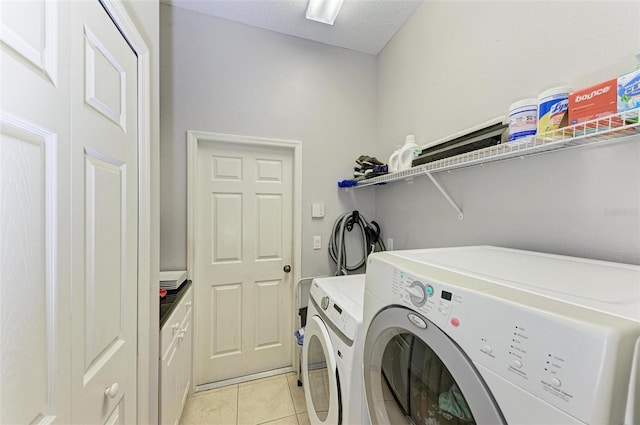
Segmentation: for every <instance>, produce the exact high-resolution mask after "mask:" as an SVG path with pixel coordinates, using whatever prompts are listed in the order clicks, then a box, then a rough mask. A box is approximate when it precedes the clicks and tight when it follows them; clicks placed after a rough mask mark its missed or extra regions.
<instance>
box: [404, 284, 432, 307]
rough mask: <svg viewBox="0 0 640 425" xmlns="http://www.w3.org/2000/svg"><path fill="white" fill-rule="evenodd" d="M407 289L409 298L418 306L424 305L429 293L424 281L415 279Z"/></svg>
mask: <svg viewBox="0 0 640 425" xmlns="http://www.w3.org/2000/svg"><path fill="white" fill-rule="evenodd" d="M406 291H407V293H408V294H409V299H410V300H411V302H412V303H413V304H414V305H415V306H416V307H422V306H423V305H424V304H425V303H426V302H427V293H426V292H425V287H424V285H423V284H422V282H419V281H417V280H414V281H413V282H411V285H409V286H408V287H407V288H406Z"/></svg>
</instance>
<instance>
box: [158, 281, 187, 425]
mask: <svg viewBox="0 0 640 425" xmlns="http://www.w3.org/2000/svg"><path fill="white" fill-rule="evenodd" d="M176 302H177V303H178V305H177V306H176V307H175V309H174V310H173V312H172V313H171V315H170V316H169V318H168V319H167V320H166V322H165V323H164V326H163V327H162V329H161V330H160V356H161V357H160V423H161V424H162V425H176V424H178V423H179V422H180V416H181V415H182V409H183V407H184V403H185V401H186V400H187V395H188V394H189V388H191V353H192V348H191V347H192V344H191V342H192V339H193V338H192V334H193V327H192V317H193V314H192V306H193V300H192V290H191V288H188V289H186V292H185V294H184V295H183V296H182V298H181V299H180V300H179V301H176Z"/></svg>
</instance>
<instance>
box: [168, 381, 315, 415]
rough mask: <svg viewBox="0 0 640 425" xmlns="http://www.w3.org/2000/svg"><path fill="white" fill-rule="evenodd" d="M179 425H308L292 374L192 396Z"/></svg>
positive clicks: (299, 389) (304, 408)
mask: <svg viewBox="0 0 640 425" xmlns="http://www.w3.org/2000/svg"><path fill="white" fill-rule="evenodd" d="M180 424H181V425H205V424H206V425H258V424H265V425H267V424H268V425H309V417H308V416H307V405H306V404H305V399H304V390H303V389H302V387H298V375H297V374H296V373H294V372H291V373H286V374H282V375H276V376H271V377H269V378H263V379H257V380H255V381H249V382H244V383H242V384H235V385H229V386H226V387H221V388H216V389H214V390H209V391H202V392H199V393H194V394H193V395H191V396H190V397H189V398H187V403H186V404H185V406H184V411H183V412H182V418H181V419H180Z"/></svg>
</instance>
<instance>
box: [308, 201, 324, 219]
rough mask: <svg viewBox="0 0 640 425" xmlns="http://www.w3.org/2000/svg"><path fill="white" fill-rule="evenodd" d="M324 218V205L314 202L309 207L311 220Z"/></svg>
mask: <svg viewBox="0 0 640 425" xmlns="http://www.w3.org/2000/svg"><path fill="white" fill-rule="evenodd" d="M322 217H324V204H323V203H322V202H314V203H313V204H312V205H311V218H322Z"/></svg>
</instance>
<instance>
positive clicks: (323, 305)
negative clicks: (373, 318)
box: [310, 281, 361, 342]
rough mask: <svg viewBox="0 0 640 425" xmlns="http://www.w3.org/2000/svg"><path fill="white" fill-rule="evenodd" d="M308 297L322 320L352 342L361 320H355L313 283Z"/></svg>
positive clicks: (329, 295)
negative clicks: (316, 307) (315, 306)
mask: <svg viewBox="0 0 640 425" xmlns="http://www.w3.org/2000/svg"><path fill="white" fill-rule="evenodd" d="M310 296H311V299H312V300H313V302H315V304H316V305H317V306H318V313H319V314H320V315H322V316H323V319H325V320H327V321H328V322H329V324H330V325H332V326H334V327H335V328H337V330H338V331H340V333H341V334H342V336H344V337H345V338H347V339H348V340H349V341H351V342H353V341H354V340H355V337H356V332H357V330H358V326H359V324H360V322H361V320H360V321H358V320H356V318H354V317H353V316H352V315H351V314H350V313H349V311H347V309H345V308H344V306H342V305H340V303H339V302H337V300H335V299H334V297H332V296H331V294H329V293H328V292H327V291H326V290H324V289H323V288H322V287H321V286H319V285H318V284H317V283H316V282H315V281H314V282H313V283H312V284H311V292H310Z"/></svg>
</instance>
